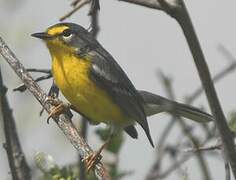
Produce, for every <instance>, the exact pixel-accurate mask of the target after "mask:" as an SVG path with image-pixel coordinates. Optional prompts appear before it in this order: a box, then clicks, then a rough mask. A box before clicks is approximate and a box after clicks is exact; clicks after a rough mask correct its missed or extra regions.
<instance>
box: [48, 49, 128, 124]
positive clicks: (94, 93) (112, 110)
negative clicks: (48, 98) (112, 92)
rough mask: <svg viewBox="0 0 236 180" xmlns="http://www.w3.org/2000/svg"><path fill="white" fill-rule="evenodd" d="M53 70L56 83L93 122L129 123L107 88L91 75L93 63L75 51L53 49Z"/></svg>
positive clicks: (72, 102) (71, 101)
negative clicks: (79, 56)
mask: <svg viewBox="0 0 236 180" xmlns="http://www.w3.org/2000/svg"><path fill="white" fill-rule="evenodd" d="M51 55H52V59H53V63H52V72H53V77H54V79H55V83H56V85H57V86H58V87H59V89H60V90H61V92H62V93H63V95H64V96H65V97H66V98H67V100H68V101H69V102H70V103H71V104H73V105H74V106H75V107H76V108H77V109H78V110H79V111H80V112H81V113H83V114H84V115H86V116H87V117H88V118H90V119H91V120H92V121H94V122H104V123H114V124H117V125H120V126H124V125H125V124H128V123H130V122H129V121H127V117H125V116H124V114H123V113H122V112H121V110H120V108H119V107H118V106H117V105H116V104H115V103H114V102H113V101H112V99H111V97H110V96H109V95H108V94H107V93H106V91H104V90H102V89H100V88H99V87H97V86H96V84H95V83H94V82H93V81H91V80H90V78H89V69H90V67H91V63H90V61H88V60H85V59H79V58H78V57H76V56H74V55H73V54H72V53H68V52H67V53H66V52H62V51H58V52H53V53H52V52H51Z"/></svg>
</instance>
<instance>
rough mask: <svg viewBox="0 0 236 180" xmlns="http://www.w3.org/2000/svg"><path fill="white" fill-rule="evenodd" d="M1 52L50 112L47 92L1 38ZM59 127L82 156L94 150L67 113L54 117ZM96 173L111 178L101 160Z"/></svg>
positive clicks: (100, 176) (98, 175)
mask: <svg viewBox="0 0 236 180" xmlns="http://www.w3.org/2000/svg"><path fill="white" fill-rule="evenodd" d="M0 54H1V55H2V56H3V58H4V59H5V60H6V61H7V62H8V64H9V65H10V66H11V67H12V69H13V70H14V71H15V73H16V74H17V75H18V77H19V78H20V79H21V80H22V81H23V82H24V83H25V85H26V86H27V88H28V89H29V91H30V92H31V93H32V94H33V95H34V96H35V98H36V99H37V100H38V101H39V102H40V104H41V105H42V106H43V107H44V109H45V110H46V111H47V112H48V113H50V112H51V110H52V108H53V106H52V105H51V104H50V102H49V101H47V94H46V93H45V92H44V91H43V90H42V89H41V88H40V87H39V85H38V84H36V83H35V81H34V80H33V78H32V77H31V76H30V75H29V73H28V72H27V71H26V70H25V68H24V67H23V65H22V64H21V63H20V62H19V60H18V59H17V58H16V56H15V55H14V53H13V52H12V51H11V50H10V49H9V48H8V46H7V45H6V43H5V42H4V41H3V40H2V38H0ZM54 120H55V122H56V123H57V125H58V127H59V128H60V129H61V130H62V131H63V133H64V134H65V136H66V137H67V138H68V139H69V140H70V142H71V144H72V145H73V146H74V147H75V148H76V149H77V150H78V152H79V154H80V155H81V157H83V158H86V157H87V156H88V155H90V154H93V153H94V152H93V151H92V149H91V148H90V147H89V146H88V144H87V143H86V142H85V141H84V139H83V138H81V136H80V135H79V132H78V130H77V129H76V128H75V126H74V125H73V124H72V122H71V120H70V119H69V117H68V116H67V115H66V114H61V115H60V116H59V117H58V118H54ZM95 174H96V175H97V177H98V178H101V179H104V180H106V179H111V178H110V176H109V174H108V173H107V171H106V169H105V168H104V166H103V164H102V163H101V162H99V163H98V164H97V165H96V167H95Z"/></svg>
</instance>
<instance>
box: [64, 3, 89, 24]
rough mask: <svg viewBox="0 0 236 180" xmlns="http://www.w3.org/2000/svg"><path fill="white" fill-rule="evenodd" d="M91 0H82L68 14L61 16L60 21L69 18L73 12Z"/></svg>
mask: <svg viewBox="0 0 236 180" xmlns="http://www.w3.org/2000/svg"><path fill="white" fill-rule="evenodd" d="M90 1H91V0H81V1H79V2H78V4H77V5H76V7H74V8H73V9H72V10H71V11H69V12H68V13H67V14H65V15H64V16H62V17H61V18H60V21H64V20H65V19H66V18H69V17H70V16H71V15H72V14H74V13H75V12H76V11H78V10H79V9H80V8H82V7H83V6H84V5H86V4H88V3H90Z"/></svg>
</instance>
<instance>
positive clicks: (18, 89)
mask: <svg viewBox="0 0 236 180" xmlns="http://www.w3.org/2000/svg"><path fill="white" fill-rule="evenodd" d="M50 78H52V74H47V75H45V76H40V77H38V78H36V79H35V82H39V81H42V80H46V79H50ZM26 89H27V87H26V86H25V84H21V85H19V86H18V87H16V88H14V89H13V91H20V92H24V91H25V90H26Z"/></svg>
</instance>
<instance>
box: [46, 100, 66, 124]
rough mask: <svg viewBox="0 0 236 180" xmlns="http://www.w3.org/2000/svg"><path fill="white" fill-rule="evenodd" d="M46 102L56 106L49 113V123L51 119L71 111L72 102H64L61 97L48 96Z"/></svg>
mask: <svg viewBox="0 0 236 180" xmlns="http://www.w3.org/2000/svg"><path fill="white" fill-rule="evenodd" d="M46 102H50V103H51V104H52V105H53V106H54V107H53V108H52V110H51V112H50V113H49V115H48V118H47V123H48V124H49V120H50V119H51V118H57V117H58V116H60V115H61V114H63V113H68V112H69V111H70V104H68V103H64V102H62V101H60V100H59V99H56V98H53V97H48V98H47V100H46Z"/></svg>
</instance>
